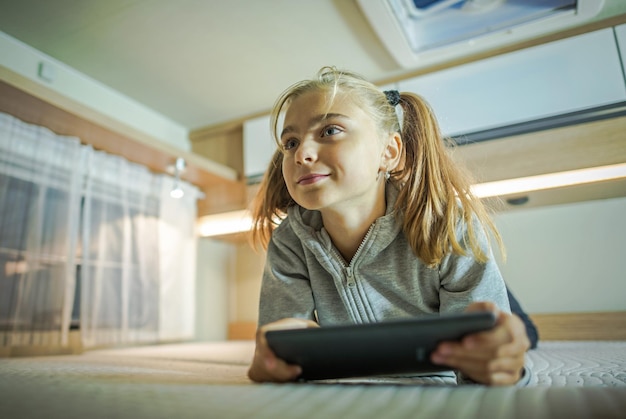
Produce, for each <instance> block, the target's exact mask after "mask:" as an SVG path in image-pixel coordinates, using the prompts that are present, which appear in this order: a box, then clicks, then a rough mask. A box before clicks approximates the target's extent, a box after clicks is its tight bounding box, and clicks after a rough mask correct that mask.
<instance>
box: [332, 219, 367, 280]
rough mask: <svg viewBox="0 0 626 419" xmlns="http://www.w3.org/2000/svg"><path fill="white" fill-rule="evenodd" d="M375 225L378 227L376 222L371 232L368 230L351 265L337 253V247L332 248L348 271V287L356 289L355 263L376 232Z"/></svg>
mask: <svg viewBox="0 0 626 419" xmlns="http://www.w3.org/2000/svg"><path fill="white" fill-rule="evenodd" d="M374 225H376V222H374V223H373V224H372V225H371V226H370V228H369V230H367V233H366V234H365V237H364V238H363V240H362V241H361V244H360V245H359V247H358V248H357V249H356V252H355V253H354V256H353V257H352V260H350V263H349V264H348V265H346V261H345V259H344V258H343V256H341V255H340V254H339V252H337V249H335V246H333V247H332V250H333V253H334V254H335V257H336V258H337V259H338V260H339V261H340V262H341V264H342V265H343V267H344V269H345V271H346V284H347V285H348V287H354V285H355V284H356V282H355V281H354V269H353V262H354V261H355V260H356V258H357V256H359V254H360V253H361V250H362V249H363V246H364V245H365V243H366V242H367V240H368V239H369V237H370V235H371V234H372V230H374Z"/></svg>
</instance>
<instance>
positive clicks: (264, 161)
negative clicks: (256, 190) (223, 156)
mask: <svg viewBox="0 0 626 419" xmlns="http://www.w3.org/2000/svg"><path fill="white" fill-rule="evenodd" d="M275 150H276V142H275V141H274V139H273V138H272V134H271V131H270V117H269V115H268V116H262V117H259V118H255V119H250V120H248V121H246V122H244V124H243V165H244V174H245V175H246V178H247V179H258V178H260V177H261V176H262V175H263V173H265V170H266V169H267V165H268V164H269V163H270V161H271V160H272V155H273V154H274V151H275Z"/></svg>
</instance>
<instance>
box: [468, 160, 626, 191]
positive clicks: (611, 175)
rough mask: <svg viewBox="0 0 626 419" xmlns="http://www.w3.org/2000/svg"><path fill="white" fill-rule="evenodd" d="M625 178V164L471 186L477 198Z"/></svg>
mask: <svg viewBox="0 0 626 419" xmlns="http://www.w3.org/2000/svg"><path fill="white" fill-rule="evenodd" d="M624 177H626V163H620V164H613V165H609V166H600V167H590V168H588V169H578V170H570V171H567V172H558V173H548V174H545V175H538V176H528V177H522V178H517V179H507V180H498V181H495V182H486V183H479V184H477V185H473V186H472V192H473V193H474V195H476V196H477V197H479V198H486V197H490V196H501V195H511V194H516V193H523V192H531V191H538V190H543V189H553V188H562V187H565V186H573V185H580V184H585V183H593V182H601V181H606V180H612V179H620V178H624Z"/></svg>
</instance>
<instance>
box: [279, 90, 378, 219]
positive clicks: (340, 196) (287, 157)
mask: <svg viewBox="0 0 626 419" xmlns="http://www.w3.org/2000/svg"><path fill="white" fill-rule="evenodd" d="M327 99H328V96H327V94H326V93H325V92H307V93H304V94H302V95H301V96H298V97H296V98H295V99H293V101H292V102H291V104H290V105H289V108H288V110H287V112H286V114H285V121H284V129H283V131H282V133H281V136H280V141H281V144H282V147H283V150H284V157H283V176H284V178H285V183H286V185H287V189H288V191H289V194H290V195H291V197H292V198H293V199H294V201H296V202H297V203H298V204H299V205H300V206H302V207H304V208H307V209H311V210H320V211H322V212H324V211H325V210H330V211H339V212H344V213H345V212H346V211H348V210H353V209H357V210H359V211H366V212H367V211H371V210H372V208H374V206H375V205H376V204H377V203H378V204H379V203H380V200H381V199H384V181H383V180H382V179H383V178H384V176H380V178H381V180H379V179H378V178H379V175H378V173H379V171H380V170H381V169H382V170H384V168H385V167H384V162H383V158H384V149H385V147H384V145H383V141H382V139H381V138H380V137H379V133H378V129H377V127H376V126H375V124H374V122H373V120H372V119H371V118H370V117H369V115H368V114H367V113H366V112H365V111H363V110H362V109H361V108H359V107H358V106H356V105H355V104H354V102H353V101H352V100H350V99H349V98H348V96H347V95H345V94H341V93H339V94H338V95H337V96H336V97H335V100H334V102H333V104H332V106H330V107H328V100H327Z"/></svg>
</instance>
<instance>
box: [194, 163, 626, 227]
mask: <svg viewBox="0 0 626 419" xmlns="http://www.w3.org/2000/svg"><path fill="white" fill-rule="evenodd" d="M621 178H626V163H620V164H613V165H609V166H600V167H591V168H588V169H578V170H570V171H566V172H558V173H549V174H545V175H538V176H528V177H523V178H516V179H507V180H499V181H495V182H486V183H479V184H476V185H473V186H472V192H473V193H474V195H476V196H477V197H479V198H487V197H491V196H502V195H511V194H518V193H524V192H532V191H538V190H543V189H553V188H562V187H565V186H573V185H581V184H586V183H593V182H602V181H607V180H614V179H621ZM251 228H252V218H251V217H250V213H249V212H248V211H247V210H239V211H232V212H226V213H221V214H215V215H207V216H204V217H200V219H199V220H198V233H199V235H200V237H213V236H223V235H228V234H236V233H243V232H246V231H250V229H251Z"/></svg>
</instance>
